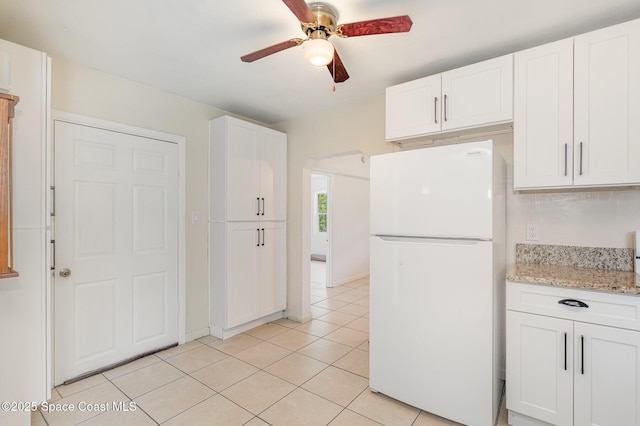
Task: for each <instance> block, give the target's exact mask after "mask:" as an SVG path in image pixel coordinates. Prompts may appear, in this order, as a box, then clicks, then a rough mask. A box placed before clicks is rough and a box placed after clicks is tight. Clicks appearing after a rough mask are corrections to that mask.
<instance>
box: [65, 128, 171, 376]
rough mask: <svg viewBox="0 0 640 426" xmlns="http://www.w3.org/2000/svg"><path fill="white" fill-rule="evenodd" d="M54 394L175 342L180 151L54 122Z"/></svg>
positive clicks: (166, 144)
mask: <svg viewBox="0 0 640 426" xmlns="http://www.w3.org/2000/svg"><path fill="white" fill-rule="evenodd" d="M54 132H55V135H54V138H55V139H54V141H55V142H54V143H55V185H56V186H55V241H56V244H55V247H56V251H55V267H56V270H55V284H54V286H55V287H54V289H55V290H54V297H55V340H54V345H55V384H60V383H63V382H64V381H66V380H69V379H71V378H74V377H77V376H79V375H82V374H83V373H86V372H89V371H92V370H95V369H99V368H102V367H105V366H108V365H111V364H114V363H117V362H119V361H122V360H125V359H128V358H131V357H134V356H136V355H139V354H142V353H145V352H148V351H151V350H154V349H158V348H162V347H164V346H167V345H171V344H173V343H176V342H177V341H178V146H177V144H174V143H169V142H164V141H159V140H155V139H149V138H143V137H139V136H133V135H129V134H124V133H119V132H114V131H109V130H103V129H98V128H94V127H89V126H84V125H77V124H71V123H66V122H62V121H56V122H55V128H54Z"/></svg>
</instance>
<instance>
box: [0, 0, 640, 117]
mask: <svg viewBox="0 0 640 426" xmlns="http://www.w3.org/2000/svg"><path fill="white" fill-rule="evenodd" d="M327 3H328V4H330V5H331V6H332V7H333V8H334V9H336V11H337V12H338V23H348V22H355V21H362V20H368V19H375V18H382V17H388V16H397V15H404V14H408V15H409V16H410V17H411V19H412V20H413V28H412V29H411V31H410V32H409V33H402V34H385V35H374V36H365V37H354V38H350V39H338V38H337V37H332V38H331V40H332V41H333V42H334V45H335V46H336V49H337V50H338V52H339V54H340V57H341V59H342V61H343V62H344V64H345V67H346V69H347V71H348V72H349V75H350V76H351V78H350V79H349V80H347V81H346V82H345V83H341V84H338V85H337V89H336V91H335V92H332V90H331V88H332V84H333V83H332V80H331V76H330V74H329V72H328V70H327V69H326V67H322V68H315V67H312V66H311V65H308V64H307V63H306V62H305V61H304V59H303V57H302V48H301V47H300V46H298V47H294V48H291V49H288V50H285V51H282V52H279V53H276V54H274V55H271V56H269V57H266V58H263V59H261V60H258V61H256V62H253V63H243V62H241V61H240V56H242V55H243V54H246V53H249V52H253V51H255V50H258V49H261V48H263V47H266V46H269V45H272V44H275V43H278V42H281V41H285V40H288V39H290V38H295V37H304V34H303V33H302V30H301V29H300V25H299V22H298V20H297V19H296V17H295V16H294V15H293V13H291V11H290V10H289V9H288V8H287V7H286V6H285V5H284V3H283V2H282V1H281V0H233V1H231V0H229V1H222V0H57V1H52V0H0V38H2V39H5V40H10V41H13V42H15V43H19V44H22V45H25V46H29V47H32V48H35V49H38V50H42V51H45V52H47V53H48V54H50V55H52V56H53V57H54V60H55V57H63V58H66V59H68V60H71V61H74V62H77V63H80V64H83V65H86V66H89V67H92V68H95V69H98V70H101V71H104V72H107V73H111V74H116V75H119V76H122V77H124V78H126V79H129V80H133V81H137V82H140V83H143V84H146V85H149V86H152V87H156V88H159V89H162V90H165V91H167V92H171V93H175V94H178V95H181V96H184V97H186V98H189V99H192V100H195V101H198V102H202V103H205V104H209V105H211V106H214V107H217V108H220V109H223V110H225V111H229V112H232V113H236V114H240V115H243V116H246V117H249V118H252V119H255V120H259V121H263V122H265V123H274V122H278V121H282V120H286V119H290V118H293V117H296V116H300V115H304V114H306V113H308V112H310V111H314V110H320V109H325V108H329V107H330V106H331V105H333V104H346V103H351V102H359V101H363V100H366V99H367V98H370V97H372V96H376V95H381V94H382V93H383V92H384V88H385V87H387V86H390V85H393V84H397V83H401V82H404V81H408V80H412V79H415V78H418V77H422V76H426V75H429V74H433V73H437V72H440V71H444V70H447V69H451V68H455V67H458V66H462V65H466V64H469V63H473V62H477V61H480V60H483V59H488V58H491V57H495V56H499V55H502V54H506V53H511V52H514V51H517V50H520V49H522V48H526V47H532V46H536V45H539V44H543V43H545V42H548V41H553V40H558V39H561V38H565V37H568V36H571V35H575V34H579V33H582V32H586V31H590V30H592V29H597V28H601V27H605V26H608V25H612V24H616V23H619V22H623V21H627V20H631V19H634V18H640V1H639V0H535V1H532V0H393V1H392V0H329V1H327ZM54 67H55V62H54Z"/></svg>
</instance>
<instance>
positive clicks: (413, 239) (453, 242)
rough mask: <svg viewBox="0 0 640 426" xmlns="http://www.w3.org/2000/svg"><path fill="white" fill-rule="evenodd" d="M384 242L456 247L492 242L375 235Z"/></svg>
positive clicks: (471, 239)
mask: <svg viewBox="0 0 640 426" xmlns="http://www.w3.org/2000/svg"><path fill="white" fill-rule="evenodd" d="M375 237H377V238H380V239H381V240H382V241H389V242H392V243H413V244H431V245H436V244H439V245H456V246H471V245H474V244H478V243H481V242H487V241H488V242H490V241H491V240H483V239H480V238H477V239H476V238H429V237H405V236H396V235H375Z"/></svg>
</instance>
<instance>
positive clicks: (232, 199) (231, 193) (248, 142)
mask: <svg viewBox="0 0 640 426" xmlns="http://www.w3.org/2000/svg"><path fill="white" fill-rule="evenodd" d="M227 126H228V128H227V188H226V191H227V193H226V199H227V220H243V221H256V220H259V216H258V214H259V208H260V207H259V198H260V187H259V182H260V181H259V178H260V163H259V162H258V160H257V156H258V151H257V149H258V132H259V128H258V127H257V126H255V125H254V124H251V123H245V122H243V121H240V120H228V121H227Z"/></svg>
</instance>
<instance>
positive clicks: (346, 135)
mask: <svg viewBox="0 0 640 426" xmlns="http://www.w3.org/2000/svg"><path fill="white" fill-rule="evenodd" d="M277 127H278V128H279V129H280V130H282V131H285V132H287V133H288V135H289V159H288V161H289V171H288V173H289V175H288V176H289V192H288V197H289V199H288V203H289V205H288V221H289V226H288V227H287V232H288V235H287V244H288V247H287V251H288V259H287V262H288V265H287V268H288V283H289V286H288V297H289V299H288V304H289V313H290V315H292V316H293V317H294V318H305V314H306V312H305V299H306V298H308V295H307V293H305V290H306V289H304V288H303V285H302V283H303V275H304V274H308V271H307V270H304V268H303V264H304V263H303V256H307V255H308V254H309V252H308V251H309V250H308V248H307V247H304V246H303V234H304V233H305V232H307V231H306V230H305V226H304V224H303V223H302V217H303V214H301V212H302V210H303V208H304V206H303V204H304V203H303V192H304V191H303V188H304V185H309V183H308V181H305V179H303V178H304V176H305V173H303V171H304V168H305V165H306V164H307V162H308V161H309V160H310V159H313V158H315V157H321V156H323V155H328V154H334V153H340V152H348V151H352V150H361V151H363V152H364V153H365V154H367V155H376V154H382V153H386V152H391V151H393V150H398V148H396V147H394V146H392V145H390V144H387V143H386V142H385V140H384V96H380V97H377V98H375V99H372V100H370V101H368V102H364V103H360V104H353V105H350V106H346V107H339V108H335V109H332V110H329V111H324V112H321V113H318V114H311V115H308V116H305V117H301V118H297V119H294V120H291V121H287V122H282V123H278V125H277ZM489 138H492V139H494V141H495V143H496V148H497V149H498V150H499V152H500V153H501V154H502V156H503V157H504V158H505V161H506V165H507V263H508V264H512V263H513V262H514V261H515V244H516V243H524V242H526V241H525V226H526V224H527V223H535V224H538V225H539V234H540V235H539V236H540V239H539V241H537V242H536V243H538V244H560V245H578V246H589V247H627V248H630V247H633V242H632V231H633V230H636V229H638V230H640V188H631V189H629V188H627V189H598V190H565V191H552V192H541V191H538V192H522V191H519V192H514V191H513V179H512V176H513V136H512V132H511V131H506V132H494V133H491V134H485V135H480V136H478V137H477V138H474V137H468V136H467V137H465V140H466V141H472V140H482V139H489ZM455 141H456V139H455V138H454V139H451V140H447V142H455ZM334 255H339V254H338V253H334ZM307 303H308V302H307Z"/></svg>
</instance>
